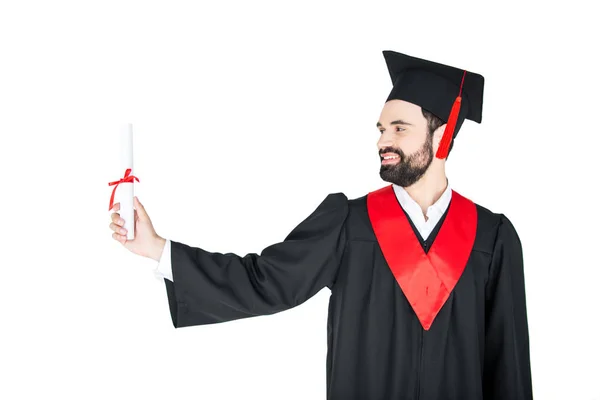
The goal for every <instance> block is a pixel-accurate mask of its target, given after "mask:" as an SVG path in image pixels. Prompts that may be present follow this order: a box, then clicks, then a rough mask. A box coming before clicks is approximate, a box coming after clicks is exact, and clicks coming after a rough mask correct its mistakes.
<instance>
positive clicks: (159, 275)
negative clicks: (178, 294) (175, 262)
mask: <svg viewBox="0 0 600 400" xmlns="http://www.w3.org/2000/svg"><path fill="white" fill-rule="evenodd" d="M154 276H155V277H156V279H158V280H161V281H162V280H163V279H168V280H170V281H171V282H173V270H172V269H171V241H170V240H169V239H166V240H165V247H163V252H162V254H161V256H160V260H159V261H158V265H157V267H156V269H155V270H154Z"/></svg>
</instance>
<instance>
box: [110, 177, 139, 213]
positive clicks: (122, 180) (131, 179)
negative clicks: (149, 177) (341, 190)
mask: <svg viewBox="0 0 600 400" xmlns="http://www.w3.org/2000/svg"><path fill="white" fill-rule="evenodd" d="M130 173H131V168H127V169H126V170H125V175H124V176H123V177H122V178H121V179H119V180H118V181H114V182H109V183H108V186H113V185H115V188H114V189H113V191H112V195H111V196H110V204H109V206H108V211H110V210H112V208H113V202H114V200H115V192H116V191H117V186H119V184H120V183H124V182H132V183H133V180H134V179H135V180H136V181H138V182H139V181H140V180H139V179H138V178H137V177H136V176H133V175H129V174H130Z"/></svg>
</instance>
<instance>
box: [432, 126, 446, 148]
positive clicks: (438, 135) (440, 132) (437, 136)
mask: <svg viewBox="0 0 600 400" xmlns="http://www.w3.org/2000/svg"><path fill="white" fill-rule="evenodd" d="M446 125H447V124H444V125H442V126H440V127H439V128H437V129H436V130H435V131H433V139H432V140H433V143H432V144H431V145H432V146H433V154H435V153H437V150H438V147H440V141H441V140H442V136H444V131H445V130H446Z"/></svg>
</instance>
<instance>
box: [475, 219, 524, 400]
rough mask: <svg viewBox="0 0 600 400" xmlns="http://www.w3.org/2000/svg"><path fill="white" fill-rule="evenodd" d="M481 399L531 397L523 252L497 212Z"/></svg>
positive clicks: (505, 221)
mask: <svg viewBox="0 0 600 400" xmlns="http://www.w3.org/2000/svg"><path fill="white" fill-rule="evenodd" d="M485 327H486V328H485V329H486V334H485V353H484V376H483V383H484V399H485V400H501V399H502V400H505V399H511V400H531V399H532V387H531V367H530V360H529V332H528V324H527V309H526V301H525V278H524V273H523V251H522V247H521V241H520V239H519V236H518V234H517V232H516V230H515V228H514V226H513V225H512V223H511V222H510V220H509V219H508V218H507V217H506V216H504V215H501V222H500V225H499V228H498V234H497V237H496V243H495V245H494V250H493V255H492V262H491V267H490V275H489V279H488V282H487V285H486V324H485Z"/></svg>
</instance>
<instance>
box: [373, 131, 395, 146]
mask: <svg viewBox="0 0 600 400" xmlns="http://www.w3.org/2000/svg"><path fill="white" fill-rule="evenodd" d="M386 132H387V131H384V132H383V133H382V134H381V136H380V137H379V140H378V141H377V149H378V150H379V151H381V150H382V149H384V148H386V147H393V146H392V145H393V142H392V135H391V134H387V133H386Z"/></svg>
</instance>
